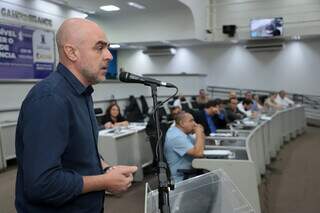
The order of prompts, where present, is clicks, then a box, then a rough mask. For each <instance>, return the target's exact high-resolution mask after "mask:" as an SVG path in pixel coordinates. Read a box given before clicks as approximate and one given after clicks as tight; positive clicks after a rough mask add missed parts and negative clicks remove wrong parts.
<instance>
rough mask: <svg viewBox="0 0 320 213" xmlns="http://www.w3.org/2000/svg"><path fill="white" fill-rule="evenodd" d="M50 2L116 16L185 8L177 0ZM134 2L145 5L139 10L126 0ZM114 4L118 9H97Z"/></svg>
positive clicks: (97, 13)
mask: <svg viewBox="0 0 320 213" xmlns="http://www.w3.org/2000/svg"><path fill="white" fill-rule="evenodd" d="M47 1H50V2H55V3H58V4H62V5H64V6H68V7H71V8H73V9H76V10H80V11H83V12H86V13H91V12H94V13H95V15H99V16H106V17H107V16H117V15H119V14H121V15H124V14H134V13H144V12H147V13H153V12H161V11H165V10H174V9H185V8H186V5H184V4H183V3H181V2H180V1H179V0H89V1H88V0H47ZM129 1H131V2H135V3H138V4H141V5H143V6H145V7H146V9H144V10H139V9H137V8H134V7H131V6H129V5H128V2H129ZM109 4H112V5H115V6H117V7H120V11H113V12H104V11H102V10H100V9H99V7H100V6H102V5H109Z"/></svg>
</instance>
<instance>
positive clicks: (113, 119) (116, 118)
mask: <svg viewBox="0 0 320 213" xmlns="http://www.w3.org/2000/svg"><path fill="white" fill-rule="evenodd" d="M102 123H104V128H106V129H108V128H113V127H116V126H128V124H129V123H128V121H127V120H126V119H125V118H124V117H122V115H121V113H120V107H119V105H118V104H116V103H112V104H110V105H109V107H108V108H107V110H106V114H105V116H104V118H103V121H102Z"/></svg>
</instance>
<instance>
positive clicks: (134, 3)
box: [128, 1, 146, 10]
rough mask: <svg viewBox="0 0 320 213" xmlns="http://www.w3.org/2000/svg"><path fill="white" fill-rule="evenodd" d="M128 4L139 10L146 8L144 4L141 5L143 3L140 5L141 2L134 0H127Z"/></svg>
mask: <svg viewBox="0 0 320 213" xmlns="http://www.w3.org/2000/svg"><path fill="white" fill-rule="evenodd" d="M128 5H129V6H131V7H134V8H137V9H140V10H144V9H146V7H145V6H143V5H141V4H138V3H136V2H132V1H129V2H128Z"/></svg>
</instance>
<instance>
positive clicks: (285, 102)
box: [275, 90, 294, 108]
mask: <svg viewBox="0 0 320 213" xmlns="http://www.w3.org/2000/svg"><path fill="white" fill-rule="evenodd" d="M275 102H276V103H277V104H278V105H280V106H282V107H283V108H287V107H290V106H293V105H294V102H293V101H292V100H290V99H289V98H288V97H287V94H286V92H285V91H284V90H281V91H280V92H279V94H278V95H277V97H276V99H275Z"/></svg>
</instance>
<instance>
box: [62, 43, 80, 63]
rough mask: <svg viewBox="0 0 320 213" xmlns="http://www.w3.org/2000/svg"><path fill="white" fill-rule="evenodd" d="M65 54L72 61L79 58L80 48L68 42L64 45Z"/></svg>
mask: <svg viewBox="0 0 320 213" xmlns="http://www.w3.org/2000/svg"><path fill="white" fill-rule="evenodd" d="M63 51H64V54H65V55H66V57H67V58H68V59H69V60H70V61H76V60H77V59H78V57H79V56H78V50H77V49H76V48H75V47H74V46H73V45H70V44H66V45H64V47H63Z"/></svg>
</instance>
